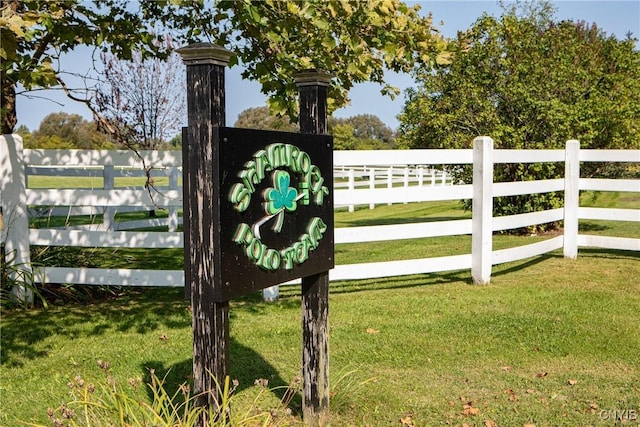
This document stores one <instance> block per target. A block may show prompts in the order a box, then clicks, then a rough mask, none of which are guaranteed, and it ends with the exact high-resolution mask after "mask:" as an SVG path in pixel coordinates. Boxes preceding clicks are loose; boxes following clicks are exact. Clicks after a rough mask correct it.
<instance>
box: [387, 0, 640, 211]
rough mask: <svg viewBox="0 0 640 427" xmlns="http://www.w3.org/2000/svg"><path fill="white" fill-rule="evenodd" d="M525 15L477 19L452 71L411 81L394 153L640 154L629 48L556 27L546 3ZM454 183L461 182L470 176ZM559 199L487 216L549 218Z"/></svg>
mask: <svg viewBox="0 0 640 427" xmlns="http://www.w3.org/2000/svg"><path fill="white" fill-rule="evenodd" d="M524 6H525V7H524V12H523V13H520V14H519V10H518V9H517V8H515V7H514V8H512V9H510V10H507V11H505V13H504V14H503V15H502V16H501V17H500V18H495V17H492V16H488V15H483V16H482V17H480V18H479V19H478V20H477V21H476V22H475V23H474V24H473V26H472V27H471V29H470V30H469V31H468V32H467V33H465V34H460V35H459V36H458V38H457V39H456V40H455V41H453V42H452V43H453V45H454V46H455V49H458V50H459V51H461V53H459V54H458V55H457V56H456V58H455V59H454V61H453V62H452V63H451V64H450V65H448V66H446V67H436V68H423V69H422V70H421V71H420V72H419V73H418V75H417V78H418V82H419V86H418V88H417V89H414V90H412V91H410V92H409V98H408V102H407V103H406V105H405V107H404V110H403V112H402V114H401V116H400V122H401V126H400V134H401V135H400V137H399V139H400V144H401V146H403V147H406V148H471V146H472V145H471V144H472V140H473V139H474V138H475V137H476V136H480V135H488V136H491V137H492V138H493V139H494V141H495V148H509V149H541V148H546V149H553V148H555V149H558V148H564V146H565V143H566V141H567V140H568V139H578V140H579V141H580V143H581V147H582V148H609V149H612V148H635V149H637V148H639V147H640V124H639V123H640V103H639V102H638V93H640V51H638V50H637V49H636V47H635V43H636V40H635V39H631V38H627V39H625V40H617V39H615V38H614V37H613V36H608V35H606V34H605V33H604V32H603V31H601V30H600V29H598V27H597V25H596V24H591V25H589V24H586V23H584V22H572V21H562V22H555V21H554V20H553V10H552V8H551V6H550V5H549V4H548V3H545V2H542V3H525V4H524ZM599 167H600V169H602V167H601V165H600V166H599ZM608 168H609V173H611V174H613V173H614V172H612V169H611V167H610V166H609V167H608ZM592 172H593V171H589V170H585V174H586V175H589V174H590V173H592ZM600 172H601V173H602V170H601V171H600ZM563 175H564V166H562V165H554V164H545V165H530V166H527V165H510V164H509V165H504V167H503V166H500V167H496V168H495V171H494V176H495V179H496V181H521V180H530V179H544V178H556V177H562V176H563ZM459 177H460V178H462V179H464V180H465V181H466V182H469V179H470V172H469V171H468V170H463V171H462V174H461V175H459ZM561 197H562V196H561V195H559V194H548V195H543V196H539V197H537V198H536V199H537V200H534V199H528V200H529V201H527V202H525V199H521V198H505V199H498V200H496V201H495V204H494V207H495V213H496V214H498V215H501V214H509V213H521V212H528V211H531V210H539V209H543V208H553V207H556V206H558V203H559V202H560V200H561Z"/></svg>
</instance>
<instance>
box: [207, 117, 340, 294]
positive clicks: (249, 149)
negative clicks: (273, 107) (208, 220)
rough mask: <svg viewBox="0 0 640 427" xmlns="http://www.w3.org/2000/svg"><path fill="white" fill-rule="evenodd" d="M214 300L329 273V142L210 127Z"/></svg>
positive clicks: (295, 135)
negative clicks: (214, 275) (212, 167)
mask: <svg viewBox="0 0 640 427" xmlns="http://www.w3.org/2000/svg"><path fill="white" fill-rule="evenodd" d="M216 149H217V150H218V153H217V155H216V153H214V159H218V165H213V166H214V170H215V167H216V166H217V169H218V171H219V172H218V173H217V174H215V173H214V181H216V182H214V194H216V195H217V197H216V199H217V202H218V203H215V204H214V206H213V210H214V212H213V215H214V223H215V224H218V226H217V227H216V231H215V236H214V240H215V241H214V245H215V251H214V253H216V254H217V255H216V256H215V265H214V267H215V268H214V272H215V274H216V276H218V277H216V278H215V279H214V286H215V287H216V289H214V294H215V300H216V301H218V302H221V301H228V300H230V299H232V298H235V297H239V296H242V295H245V294H247V293H250V292H253V291H257V290H260V289H264V288H266V287H269V286H273V285H276V284H280V283H284V282H288V281H290V280H293V279H297V278H301V277H307V276H311V275H314V274H317V273H321V272H326V271H328V270H330V269H332V268H333V267H334V233H333V228H334V223H333V137H332V136H330V135H313V134H300V133H288V132H275V131H264V130H254V129H240V128H228V127H216V128H214V150H216Z"/></svg>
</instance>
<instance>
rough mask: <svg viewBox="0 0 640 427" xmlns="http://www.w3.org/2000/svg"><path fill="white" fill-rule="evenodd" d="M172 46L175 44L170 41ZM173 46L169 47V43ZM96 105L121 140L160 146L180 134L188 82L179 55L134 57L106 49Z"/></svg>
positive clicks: (139, 146)
mask: <svg viewBox="0 0 640 427" xmlns="http://www.w3.org/2000/svg"><path fill="white" fill-rule="evenodd" d="M166 43H167V44H168V45H170V42H169V41H167V42H166ZM168 47H170V46H168ZM101 60H102V63H103V65H104V67H103V69H102V72H101V76H102V79H101V80H102V83H101V84H100V85H99V86H98V90H97V96H96V100H97V106H98V110H99V111H100V113H101V115H102V116H103V117H104V119H105V121H107V122H108V129H109V130H110V131H111V133H112V134H114V135H115V137H116V140H117V141H118V142H119V143H120V144H122V145H124V146H128V147H132V148H135V149H145V150H156V149H159V148H161V147H163V146H165V145H166V143H167V142H168V140H169V139H170V138H171V137H173V136H175V135H176V134H178V132H179V131H180V129H181V127H182V125H183V124H184V118H185V117H186V81H185V73H184V71H183V68H182V62H181V60H180V57H179V56H178V55H177V54H176V53H172V54H171V55H169V57H168V58H167V60H166V61H163V60H161V59H160V58H147V59H144V58H143V57H142V55H141V54H140V53H139V52H134V54H133V58H132V59H131V60H118V59H117V58H116V57H115V56H114V55H109V54H105V53H103V54H102V55H101Z"/></svg>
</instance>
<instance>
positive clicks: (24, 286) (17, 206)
mask: <svg viewBox="0 0 640 427" xmlns="http://www.w3.org/2000/svg"><path fill="white" fill-rule="evenodd" d="M25 183H26V180H25V165H24V157H23V152H22V138H21V137H20V136H19V135H17V134H13V135H0V194H2V199H1V200H0V205H1V207H2V222H3V226H2V229H1V230H0V233H2V234H3V238H1V239H0V241H4V248H5V256H6V257H7V264H9V262H11V264H12V265H13V269H12V271H11V274H10V278H11V279H12V280H15V281H16V285H15V286H14V287H13V290H12V292H13V295H14V297H15V298H16V299H17V300H18V301H20V302H22V303H24V304H27V305H30V304H31V303H32V302H33V291H32V289H31V288H30V287H29V286H30V285H33V280H32V278H33V271H32V269H31V255H30V248H29V217H28V213H27V194H26V184H25Z"/></svg>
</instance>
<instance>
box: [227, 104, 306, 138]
mask: <svg viewBox="0 0 640 427" xmlns="http://www.w3.org/2000/svg"><path fill="white" fill-rule="evenodd" d="M234 126H235V127H238V128H248V129H264V130H281V131H284V132H298V129H299V127H298V125H297V124H295V123H291V121H290V120H289V117H282V116H281V117H278V116H276V115H274V114H271V113H270V112H269V107H267V106H264V107H254V108H247V109H246V110H244V111H242V112H241V113H240V114H239V115H238V119H237V120H236V123H235V124H234Z"/></svg>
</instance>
